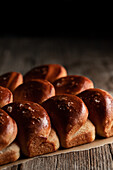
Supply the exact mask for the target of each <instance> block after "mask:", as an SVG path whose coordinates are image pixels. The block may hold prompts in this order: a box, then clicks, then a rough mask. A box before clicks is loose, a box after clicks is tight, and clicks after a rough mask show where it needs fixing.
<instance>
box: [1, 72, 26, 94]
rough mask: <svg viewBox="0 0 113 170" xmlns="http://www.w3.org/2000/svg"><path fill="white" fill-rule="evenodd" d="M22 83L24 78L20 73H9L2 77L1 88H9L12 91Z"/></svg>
mask: <svg viewBox="0 0 113 170" xmlns="http://www.w3.org/2000/svg"><path fill="white" fill-rule="evenodd" d="M22 83H23V76H22V74H21V73H18V72H9V73H5V74H3V75H1V76H0V86H3V87H7V88H8V89H9V90H11V91H14V89H15V88H16V87H18V86H19V85H20V84H22Z"/></svg>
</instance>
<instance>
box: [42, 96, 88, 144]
mask: <svg viewBox="0 0 113 170" xmlns="http://www.w3.org/2000/svg"><path fill="white" fill-rule="evenodd" d="M42 106H43V107H44V108H45V109H46V111H47V113H48V114H49V116H50V118H51V121H52V123H53V125H54V126H55V128H56V130H57V132H58V135H59V137H60V142H61V145H62V141H63V140H64V139H65V141H66V140H67V138H69V137H70V136H72V135H73V134H74V133H76V132H77V131H78V130H79V129H80V127H81V126H82V125H83V124H84V123H85V122H86V120H87V117H88V110H87V108H86V106H85V104H84V102H83V101H82V100H81V99H79V98H78V97H77V96H74V95H57V96H54V97H52V98H50V99H48V100H47V101H45V102H44V103H42Z"/></svg>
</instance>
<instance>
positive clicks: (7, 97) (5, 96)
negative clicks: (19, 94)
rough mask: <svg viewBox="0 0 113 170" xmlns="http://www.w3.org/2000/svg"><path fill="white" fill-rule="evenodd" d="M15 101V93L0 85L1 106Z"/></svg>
mask: <svg viewBox="0 0 113 170" xmlns="http://www.w3.org/2000/svg"><path fill="white" fill-rule="evenodd" d="M11 102H13V94H12V93H11V91H10V90H9V89H7V88H5V87H2V86H0V108H2V107H3V106H5V105H7V104H9V103H11Z"/></svg>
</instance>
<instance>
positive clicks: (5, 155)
mask: <svg viewBox="0 0 113 170" xmlns="http://www.w3.org/2000/svg"><path fill="white" fill-rule="evenodd" d="M19 157H20V148H19V146H18V145H17V144H16V143H15V142H13V143H12V144H10V145H9V146H7V147H6V148H5V149H3V150H2V151H0V165H3V164H7V163H10V162H14V161H16V160H17V159H18V158H19Z"/></svg>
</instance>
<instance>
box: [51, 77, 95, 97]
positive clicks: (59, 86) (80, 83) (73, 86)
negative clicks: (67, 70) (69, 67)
mask: <svg viewBox="0 0 113 170" xmlns="http://www.w3.org/2000/svg"><path fill="white" fill-rule="evenodd" d="M53 85H54V87H55V92H56V94H59V95H60V94H74V95H77V94H79V93H80V92H82V91H84V90H86V89H89V88H93V87H94V85H93V82H92V81H91V80H90V79H88V78H87V77H84V76H78V75H71V76H66V77H62V78H60V79H58V80H56V81H54V82H53Z"/></svg>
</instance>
